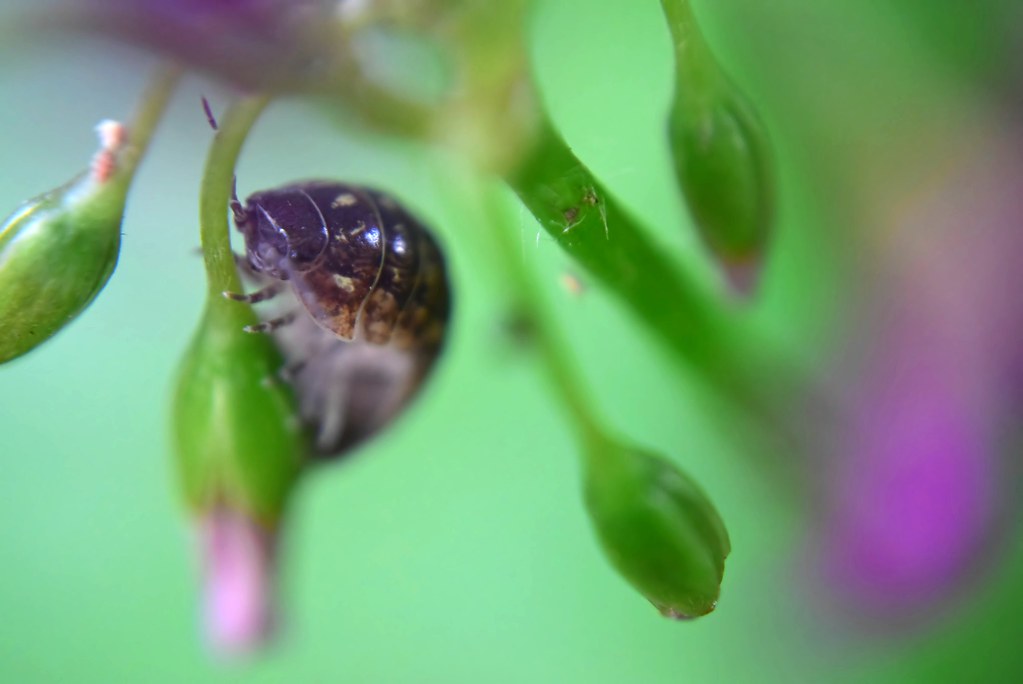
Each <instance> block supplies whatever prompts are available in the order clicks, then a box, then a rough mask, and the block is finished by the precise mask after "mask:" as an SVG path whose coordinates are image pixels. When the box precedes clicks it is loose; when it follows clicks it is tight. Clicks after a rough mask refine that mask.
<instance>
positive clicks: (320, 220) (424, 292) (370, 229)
mask: <svg viewBox="0 0 1023 684" xmlns="http://www.w3.org/2000/svg"><path fill="white" fill-rule="evenodd" d="M231 208H232V212H233V214H234V220H235V224H236V226H237V228H238V230H239V231H240V232H241V233H242V235H243V236H244V238H245V252H246V256H245V262H244V263H243V265H244V266H246V271H248V273H249V276H250V277H251V278H252V279H253V280H254V281H255V282H256V283H258V284H259V285H260V286H261V289H259V290H257V291H255V292H253V293H252V294H249V295H236V294H231V293H225V295H226V296H228V297H231V298H233V299H238V300H243V301H249V302H253V303H256V302H260V301H264V300H272V302H271V304H270V305H269V308H268V309H266V310H265V311H264V312H263V313H264V314H265V316H264V321H263V323H262V324H260V325H259V326H255V328H254V330H255V331H261V332H269V333H270V334H272V335H273V336H274V339H275V340H276V342H277V343H278V346H279V347H280V349H281V351H282V353H283V355H284V357H285V362H286V369H287V370H286V374H287V375H288V379H289V380H290V381H291V382H292V384H293V386H294V387H295V390H296V393H297V395H298V399H299V403H300V407H301V412H302V418H303V420H304V421H306V423H307V424H309V425H310V427H311V428H312V429H313V430H314V431H315V433H316V451H317V453H319V454H321V455H333V454H337V453H341V452H344V451H346V450H348V449H349V448H351V447H352V446H354V445H355V444H357V443H358V442H361V441H362V440H364V439H366V438H367V437H369V436H370V435H372V434H373V433H375V432H377V431H378V430H379V429H380V428H382V427H384V426H385V425H386V424H387V423H389V422H390V421H391V420H392V419H393V418H394V417H395V416H396V415H397V414H398V413H399V412H400V411H401V410H402V408H403V407H404V406H405V405H406V403H407V402H408V401H409V399H411V398H412V396H414V394H415V392H416V390H417V389H418V388H419V386H420V385H421V384H422V382H423V380H424V379H425V378H426V376H427V375H428V373H429V371H430V369H431V368H432V366H433V364H434V362H435V360H436V359H437V356H438V354H439V352H440V350H441V347H442V345H443V341H444V334H445V330H446V327H447V321H448V314H449V309H450V297H449V292H448V283H447V275H446V270H445V264H444V258H443V256H442V254H441V251H440V248H439V247H438V245H437V243H436V242H435V241H434V239H433V237H432V236H431V234H430V231H429V230H428V229H427V228H426V227H425V226H424V225H423V224H422V223H421V222H420V221H419V220H418V219H417V218H415V217H414V216H412V215H411V214H410V213H409V212H408V211H407V210H406V209H404V208H403V207H402V206H401V205H400V204H398V202H396V201H395V200H394V199H392V198H391V197H389V196H388V195H386V194H384V193H382V192H380V191H378V190H374V189H371V188H365V187H360V186H354V185H348V184H344V183H338V182H334V181H304V182H299V183H293V184H290V185H285V186H282V187H279V188H275V189H271V190H264V191H261V192H256V193H254V194H252V195H250V196H249V197H248V198H247V199H246V201H245V204H244V205H243V204H242V203H241V202H239V201H238V200H237V199H235V200H234V201H233V202H232V205H231Z"/></svg>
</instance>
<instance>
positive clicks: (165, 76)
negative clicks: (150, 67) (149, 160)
mask: <svg viewBox="0 0 1023 684" xmlns="http://www.w3.org/2000/svg"><path fill="white" fill-rule="evenodd" d="M180 80H181V68H180V67H179V66H177V65H176V64H163V65H161V66H159V67H158V68H157V70H156V72H155V73H154V74H153V76H152V78H151V79H150V81H149V84H148V85H147V86H146V89H145V91H144V92H143V93H142V97H141V98H140V100H139V104H138V106H137V109H136V111H135V114H134V115H133V116H132V119H131V124H130V125H129V126H128V136H129V144H130V145H131V154H129V155H125V158H124V161H123V163H122V164H121V166H120V168H119V169H118V171H117V174H118V176H119V177H120V178H121V179H124V180H125V182H127V180H128V179H131V177H132V176H133V175H134V174H135V170H136V169H137V168H138V165H139V164H140V163H141V162H142V158H143V157H144V156H145V154H146V151H147V150H148V149H149V143H150V141H151V140H152V138H153V132H154V131H155V130H156V127H157V125H158V124H159V123H160V119H162V118H163V114H164V112H166V111H167V105H168V104H170V99H171V96H172V95H173V94H174V91H175V90H176V89H177V86H178V82H179V81H180Z"/></svg>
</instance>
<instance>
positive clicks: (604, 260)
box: [507, 122, 812, 441]
mask: <svg viewBox="0 0 1023 684" xmlns="http://www.w3.org/2000/svg"><path fill="white" fill-rule="evenodd" d="M507 180H508V182H509V184H510V185H511V187H512V189H514V190H515V192H516V193H517V194H518V195H519V197H520V198H521V200H522V202H523V203H524V204H525V205H526V207H527V208H528V209H529V210H530V212H531V213H532V214H533V215H534V216H535V217H536V218H537V220H538V221H539V223H540V225H541V226H543V228H544V229H545V230H546V231H547V232H548V233H549V234H550V235H551V236H552V237H553V238H554V239H555V241H557V242H558V244H559V245H561V247H562V248H563V249H564V250H565V251H566V252H567V253H568V254H569V255H570V256H571V257H573V258H574V259H575V260H576V261H577V262H578V263H579V264H580V265H582V266H583V267H584V268H585V269H587V271H588V272H589V273H590V274H591V275H592V276H593V277H594V278H595V279H597V280H598V281H600V282H601V283H602V284H603V285H604V286H605V287H606V288H608V290H609V291H610V292H611V293H613V294H614V295H615V296H617V297H618V299H619V300H620V301H621V302H622V303H623V304H624V305H625V306H626V308H627V309H628V310H630V311H631V312H632V313H634V314H635V315H637V316H638V317H639V319H640V320H642V321H643V322H644V323H645V324H646V325H647V326H648V327H649V328H650V329H651V330H652V331H653V332H654V333H656V334H657V335H658V336H659V337H660V338H661V340H662V341H664V342H665V343H666V344H667V346H668V349H669V350H670V351H671V352H673V355H674V357H675V358H676V359H677V360H679V361H680V362H682V363H683V364H684V366H685V367H686V368H687V369H690V370H693V371H695V372H696V373H698V374H699V375H700V376H701V377H702V378H703V379H704V380H705V381H707V383H708V385H709V386H710V387H712V388H713V389H715V390H716V391H717V392H719V393H720V394H721V395H722V396H724V397H726V398H727V399H729V400H730V401H731V402H733V403H734V404H735V405H736V406H738V407H740V408H741V409H742V410H743V411H744V412H745V413H746V414H747V415H748V416H751V417H753V418H754V419H755V421H757V422H758V423H759V424H760V425H761V426H762V427H764V428H766V431H767V433H768V434H771V433H777V432H779V431H781V432H782V433H784V434H785V437H786V439H787V440H789V441H791V440H792V439H793V438H794V437H795V434H796V433H797V432H800V431H801V430H800V428H799V425H798V424H797V423H798V421H799V417H798V416H796V415H793V414H792V411H791V405H790V403H789V401H790V400H791V399H793V398H794V397H795V398H805V397H806V396H810V395H811V394H812V392H811V391H810V388H809V385H808V384H807V383H806V379H805V378H803V377H802V376H801V371H800V370H799V369H798V368H797V367H794V366H793V365H792V364H791V363H789V362H787V361H786V360H785V359H781V358H777V357H776V356H775V354H773V353H772V350H771V349H769V348H768V347H767V345H765V344H763V342H762V341H761V340H758V339H756V336H754V335H752V333H751V331H750V330H749V329H748V327H746V326H742V325H741V324H740V321H738V320H736V318H735V316H734V315H732V314H730V313H728V312H727V311H726V310H725V309H724V308H723V307H722V306H721V305H720V304H717V303H716V302H715V301H714V299H713V298H712V295H711V293H709V292H705V291H703V289H702V288H701V287H699V286H698V285H697V283H696V282H695V281H693V280H692V279H691V278H690V277H689V276H687V275H686V274H685V273H684V272H682V271H680V270H679V269H678V267H677V266H676V265H675V264H674V263H673V260H672V259H671V258H669V255H668V254H666V252H665V250H664V249H663V248H662V247H660V246H659V245H657V244H656V243H655V242H653V241H652V240H650V238H648V237H647V236H646V234H645V232H644V231H643V229H642V227H641V226H640V225H639V224H638V223H637V222H636V221H635V219H634V218H633V217H632V216H630V215H629V214H628V213H627V212H626V211H625V210H624V209H623V208H622V207H621V206H620V205H619V204H618V202H617V201H616V200H615V199H614V198H613V197H612V196H610V195H609V194H608V193H607V192H606V191H605V190H604V189H603V188H602V187H601V185H600V184H599V182H598V181H597V180H596V179H595V178H594V177H593V175H592V174H591V173H590V171H589V170H588V169H587V168H586V167H585V166H584V165H583V163H582V162H580V161H579V159H578V158H576V156H575V155H574V154H573V153H572V151H571V149H569V147H568V145H567V144H566V143H565V141H564V140H563V139H562V138H561V136H560V135H558V134H557V133H556V132H555V131H554V129H553V128H552V126H551V125H550V123H549V122H545V123H544V125H543V127H542V129H541V131H540V133H539V135H538V139H537V141H536V143H535V145H534V147H533V149H532V151H531V153H529V154H527V156H526V158H525V161H524V163H522V164H521V165H520V166H519V167H518V169H517V170H516V171H515V172H514V173H512V174H510V175H509V176H508V177H507Z"/></svg>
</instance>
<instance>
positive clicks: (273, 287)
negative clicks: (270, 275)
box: [220, 283, 283, 304]
mask: <svg viewBox="0 0 1023 684" xmlns="http://www.w3.org/2000/svg"><path fill="white" fill-rule="evenodd" d="M282 288H283V284H282V283H271V284H270V285H267V286H266V287H264V288H263V289H262V290H256V291H255V292H253V293H252V294H240V293H238V292H226V291H225V292H221V293H220V294H222V295H224V297H225V298H226V299H230V300H231V301H232V302H248V303H249V304H256V303H258V302H265V301H266V300H268V299H272V298H273V297H276V296H277V295H278V294H279V293H280V291H281V289H282Z"/></svg>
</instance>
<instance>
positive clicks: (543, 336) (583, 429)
mask: <svg viewBox="0 0 1023 684" xmlns="http://www.w3.org/2000/svg"><path fill="white" fill-rule="evenodd" d="M476 188H478V189H477V191H476V194H477V195H478V196H479V197H480V199H481V203H482V205H483V208H484V210H485V212H486V218H487V219H488V220H487V221H486V224H488V225H489V226H490V229H488V230H486V231H484V232H485V233H486V234H487V235H489V236H492V239H493V242H494V247H495V249H496V251H497V253H498V254H500V255H503V258H501V259H500V260H499V262H500V263H501V264H502V265H503V266H504V270H505V274H504V276H505V278H506V279H507V280H508V281H509V283H510V285H511V289H512V291H514V292H515V293H516V297H517V298H518V301H517V302H516V303H515V309H516V312H517V314H518V315H520V316H521V317H523V318H524V321H523V322H524V323H525V327H526V329H527V330H529V331H530V335H531V337H530V340H531V342H532V343H533V344H534V345H535V348H536V351H537V352H538V356H539V358H540V361H541V363H542V365H543V368H544V370H545V371H546V374H547V376H548V378H549V380H550V381H551V386H552V387H553V389H554V391H555V393H556V394H557V396H558V398H559V400H560V401H561V403H562V405H563V406H564V407H565V409H566V411H567V412H568V416H569V419H570V420H571V422H572V425H573V427H574V428H575V431H576V432H577V434H578V436H579V438H580V440H581V441H582V443H583V444H586V445H588V446H591V447H592V446H595V445H604V444H608V443H611V442H612V441H613V440H612V439H611V437H610V436H609V435H608V433H607V430H606V429H605V428H604V427H603V422H602V421H601V420H600V419H599V418H598V417H597V415H598V414H597V412H596V411H595V410H594V408H593V406H592V405H591V404H590V401H589V399H588V397H590V396H592V392H590V391H589V390H588V388H587V387H586V386H585V383H584V381H583V380H582V376H581V374H580V373H579V371H578V369H577V367H576V365H575V363H574V362H573V361H572V356H571V354H569V353H568V351H567V350H566V348H565V345H564V343H563V341H562V337H561V335H560V333H559V331H558V328H557V325H556V324H555V323H554V321H553V318H552V316H551V314H550V312H549V311H548V309H547V306H546V304H545V302H544V297H543V294H542V293H541V292H540V288H539V286H538V285H537V282H536V279H535V278H534V277H533V274H532V272H531V271H530V270H529V268H528V266H527V265H526V261H525V259H523V258H522V254H521V248H520V245H519V243H518V240H517V239H516V236H515V231H514V230H513V229H512V228H511V227H510V226H509V222H508V220H507V212H506V211H505V210H504V207H503V206H501V204H500V201H499V199H500V198H499V197H498V195H497V193H496V192H495V191H494V190H492V189H488V188H482V187H480V184H478V183H477V184H476ZM603 451H604V450H603V449H594V448H588V449H584V453H586V454H591V453H603Z"/></svg>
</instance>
